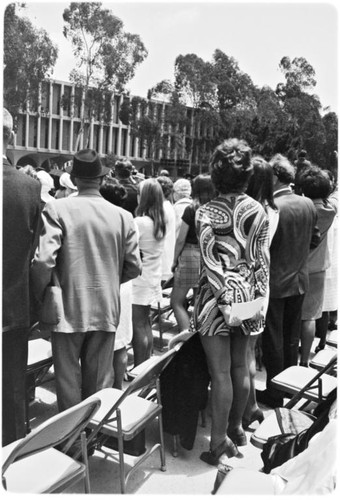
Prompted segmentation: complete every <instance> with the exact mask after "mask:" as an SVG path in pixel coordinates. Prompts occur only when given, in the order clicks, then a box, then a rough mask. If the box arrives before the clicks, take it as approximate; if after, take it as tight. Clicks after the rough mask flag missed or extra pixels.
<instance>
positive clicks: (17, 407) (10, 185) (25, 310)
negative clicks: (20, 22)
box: [2, 108, 41, 446]
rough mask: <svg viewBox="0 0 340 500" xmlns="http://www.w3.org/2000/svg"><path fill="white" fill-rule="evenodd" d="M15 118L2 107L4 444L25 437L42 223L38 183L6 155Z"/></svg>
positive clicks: (11, 138) (12, 133)
mask: <svg viewBox="0 0 340 500" xmlns="http://www.w3.org/2000/svg"><path fill="white" fill-rule="evenodd" d="M13 136H14V132H13V118H12V115H11V114H10V113H9V112H8V110H7V109H5V108H4V109H3V150H2V151H3V153H2V178H3V185H2V187H3V191H2V215H3V218H2V446H6V445H7V444H9V443H12V442H13V441H16V440H17V439H20V438H22V437H24V436H25V434H26V424H25V422H26V414H25V401H26V368H27V356H28V336H29V327H30V324H31V320H30V293H29V285H30V283H29V267H30V262H31V259H32V257H33V254H34V249H35V248H34V245H35V242H36V241H37V238H36V233H37V231H38V227H39V219H40V190H41V187H40V183H39V182H38V181H37V180H35V179H32V178H31V177H30V176H29V175H24V174H23V173H22V172H20V171H18V170H16V168H15V167H13V166H12V165H11V164H10V162H9V161H8V159H7V157H6V150H7V148H8V146H9V145H10V144H11V142H12V140H13Z"/></svg>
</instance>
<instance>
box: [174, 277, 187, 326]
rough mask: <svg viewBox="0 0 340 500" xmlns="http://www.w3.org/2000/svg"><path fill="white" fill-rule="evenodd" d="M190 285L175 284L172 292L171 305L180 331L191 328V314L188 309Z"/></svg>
mask: <svg viewBox="0 0 340 500" xmlns="http://www.w3.org/2000/svg"><path fill="white" fill-rule="evenodd" d="M189 289H190V287H180V286H176V285H174V287H173V289H172V292H171V307H172V309H173V311H174V314H175V318H176V321H177V325H178V331H179V332H183V331H184V330H187V329H188V328H189V324H190V316H189V313H188V311H187V307H186V306H187V299H186V297H187V293H188V291H189Z"/></svg>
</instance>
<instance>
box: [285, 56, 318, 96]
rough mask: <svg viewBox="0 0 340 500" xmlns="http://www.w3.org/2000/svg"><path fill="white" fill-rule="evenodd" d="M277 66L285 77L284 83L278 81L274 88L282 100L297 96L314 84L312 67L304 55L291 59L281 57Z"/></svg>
mask: <svg viewBox="0 0 340 500" xmlns="http://www.w3.org/2000/svg"><path fill="white" fill-rule="evenodd" d="M279 68H280V70H281V71H282V73H283V75H284V77H285V79H286V83H279V84H278V86H277V89H276V92H277V94H278V95H279V96H280V97H281V99H282V100H284V99H285V98H286V97H294V96H298V95H300V94H301V93H302V92H307V91H308V90H310V89H312V88H314V87H315V85H316V80H315V71H314V68H313V67H312V66H311V65H310V64H309V62H308V61H307V60H306V59H305V58H304V57H295V58H294V59H293V60H292V61H291V59H290V58H289V57H283V58H282V59H281V61H280V64H279Z"/></svg>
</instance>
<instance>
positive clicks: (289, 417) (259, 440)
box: [250, 407, 315, 450]
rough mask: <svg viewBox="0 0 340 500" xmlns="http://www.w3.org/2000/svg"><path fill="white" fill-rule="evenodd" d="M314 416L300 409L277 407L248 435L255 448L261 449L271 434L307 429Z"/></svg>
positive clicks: (276, 434)
mask: <svg viewBox="0 0 340 500" xmlns="http://www.w3.org/2000/svg"><path fill="white" fill-rule="evenodd" d="M282 415H285V419H286V421H287V424H288V425H287V428H286V427H285V424H284V422H283V421H282ZM314 420H315V417H313V416H312V415H310V414H307V413H305V412H303V411H301V410H297V409H289V408H285V407H283V408H277V409H275V410H273V411H271V412H270V413H269V414H268V416H266V418H265V419H264V421H263V422H261V424H260V425H259V426H258V427H257V429H256V430H255V431H254V432H253V433H252V435H251V436H250V442H251V444H252V445H253V446H255V447H256V448H260V449H261V450H262V449H263V446H264V445H265V443H266V442H267V441H268V439H269V438H270V437H272V436H278V435H279V434H285V433H286V432H295V433H296V434H298V433H299V432H301V431H303V430H304V429H308V427H310V426H311V425H312V423H313V422H314Z"/></svg>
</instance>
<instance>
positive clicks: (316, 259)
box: [300, 165, 337, 366]
mask: <svg viewBox="0 0 340 500" xmlns="http://www.w3.org/2000/svg"><path fill="white" fill-rule="evenodd" d="M300 186H301V191H302V194H303V195H304V196H305V197H307V198H309V199H311V200H312V202H313V204H314V206H315V208H316V212H317V216H318V228H319V231H320V243H319V245H318V246H317V247H316V248H313V249H312V250H311V251H310V253H309V256H308V278H309V288H308V291H307V292H306V294H305V298H304V301H303V305H302V317H301V319H302V325H301V358H300V365H301V366H308V364H309V355H310V351H311V348H312V344H313V340H314V337H315V321H316V320H317V319H319V318H321V316H322V306H323V301H324V294H325V278H326V269H327V268H329V266H330V255H329V252H328V247H327V234H328V230H329V229H330V227H331V225H332V223H333V220H334V217H335V215H336V212H337V200H336V199H335V198H334V197H333V198H329V199H328V196H329V195H330V194H331V189H332V186H331V181H330V178H329V175H328V174H327V173H326V172H324V171H323V170H321V169H320V168H319V167H317V166H314V165H313V166H311V167H309V168H308V169H305V170H304V172H303V175H302V176H301V178H300Z"/></svg>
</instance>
